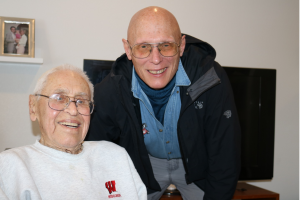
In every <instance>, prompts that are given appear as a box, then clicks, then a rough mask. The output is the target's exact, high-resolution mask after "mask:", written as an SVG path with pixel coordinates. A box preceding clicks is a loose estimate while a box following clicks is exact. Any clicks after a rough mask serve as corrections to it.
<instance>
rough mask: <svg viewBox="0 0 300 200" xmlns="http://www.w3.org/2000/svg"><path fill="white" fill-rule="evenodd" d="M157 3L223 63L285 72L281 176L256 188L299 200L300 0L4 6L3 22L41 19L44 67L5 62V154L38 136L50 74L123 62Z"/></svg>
mask: <svg viewBox="0 0 300 200" xmlns="http://www.w3.org/2000/svg"><path fill="white" fill-rule="evenodd" d="M150 5H158V6H161V7H164V8H166V9H168V10H170V11H171V12H172V13H173V14H174V15H175V16H176V17H177V19H178V21H179V24H180V25H181V29H182V32H184V33H188V34H190V35H193V36H195V37H197V38H200V39H202V40H204V41H207V42H209V43H210V44H211V45H212V46H214V47H215V49H216V50H217V58H216V60H217V61H218V62H219V63H220V64H221V65H224V66H236V67H255V68H272V69H277V93H276V127H275V129H276V132H275V160H274V164H275V167H274V178H273V179H272V180H269V181H261V182H252V184H255V185H258V186H261V187H264V188H266V189H269V190H273V191H276V192H279V193H280V195H281V199H283V200H294V199H298V189H299V183H298V178H299V173H298V166H299V165H298V157H299V156H298V153H299V149H298V142H299V139H298V132H299V129H298V122H299V117H298V111H299V106H298V100H299V98H298V96H299V84H298V79H299V62H298V56H299V49H298V46H299V39H298V35H299V18H298V12H299V3H298V1H297V0H263V1H258V0H244V1H240V0H226V1H216V0H212V1H204V0H198V1H192V0H186V1H179V0H163V1H162V0H152V1H137V0H136V1H122V0H111V1H108V0H106V1H103V0H86V1H81V0H72V1H71V0H63V1H62V0H51V1H40V0H26V1H21V0H14V1H9V0H1V5H0V15H1V16H7V17H22V18H33V19H35V20H36V31H35V33H36V39H35V44H36V45H35V48H36V57H37V58H43V59H44V64H43V65H42V66H37V65H30V64H25V65H16V64H4V63H0V99H1V101H0V102H1V103H0V109H1V112H0V119H1V120H0V151H2V150H4V149H5V148H7V147H17V146H20V145H27V144H32V143H33V142H34V141H35V140H36V139H37V138H38V136H36V135H37V134H38V125H37V124H36V123H31V122H30V120H29V115H28V108H27V104H28V94H29V93H30V92H32V90H33V87H34V84H35V82H36V80H37V79H38V77H39V76H40V75H41V74H42V73H43V72H45V71H46V70H48V69H50V68H52V67H55V66H57V65H60V64H63V63H69V64H73V65H75V66H78V67H80V68H82V67H83V59H105V60H113V59H116V58H117V57H118V56H119V55H121V54H122V53H123V52H124V51H123V47H122V42H121V39H122V38H126V31H127V26H128V23H129V20H130V18H131V16H132V15H133V14H134V13H135V12H136V11H138V10H139V9H141V8H143V7H146V6H150Z"/></svg>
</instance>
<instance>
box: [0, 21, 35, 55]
mask: <svg viewBox="0 0 300 200" xmlns="http://www.w3.org/2000/svg"><path fill="white" fill-rule="evenodd" d="M0 34H1V37H0V56H17V57H32V58H33V57H34V19H25V18H14V17H0Z"/></svg>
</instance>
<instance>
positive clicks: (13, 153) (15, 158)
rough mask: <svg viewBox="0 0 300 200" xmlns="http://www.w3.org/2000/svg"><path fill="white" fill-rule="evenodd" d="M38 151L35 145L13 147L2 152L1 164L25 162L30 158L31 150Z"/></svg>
mask: <svg viewBox="0 0 300 200" xmlns="http://www.w3.org/2000/svg"><path fill="white" fill-rule="evenodd" d="M33 151H36V149H35V148H34V146H33V145H28V146H22V147H17V148H12V149H9V150H6V151H3V152H1V153H0V166H1V165H2V163H5V165H7V164H8V163H15V164H17V163H18V162H23V161H24V160H26V159H28V158H29V155H30V154H31V152H33Z"/></svg>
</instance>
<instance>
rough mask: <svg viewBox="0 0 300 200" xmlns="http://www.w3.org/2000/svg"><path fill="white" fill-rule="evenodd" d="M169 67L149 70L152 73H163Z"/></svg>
mask: <svg viewBox="0 0 300 200" xmlns="http://www.w3.org/2000/svg"><path fill="white" fill-rule="evenodd" d="M166 69H167V68H164V69H161V70H159V71H151V70H148V72H150V73H151V74H161V73H163V72H164V71H166Z"/></svg>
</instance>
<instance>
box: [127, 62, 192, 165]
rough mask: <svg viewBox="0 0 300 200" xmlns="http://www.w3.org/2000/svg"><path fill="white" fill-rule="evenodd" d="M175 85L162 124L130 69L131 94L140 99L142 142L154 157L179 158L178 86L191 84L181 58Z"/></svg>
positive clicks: (179, 106)
mask: <svg viewBox="0 0 300 200" xmlns="http://www.w3.org/2000/svg"><path fill="white" fill-rule="evenodd" d="M175 76H176V82H175V86H174V88H173V90H172V92H171V95H170V99H169V101H168V104H167V107H166V110H165V115H164V126H163V125H162V124H161V123H160V122H159V120H157V119H156V117H155V114H154V111H153V109H152V106H151V103H150V101H149V99H148V97H147V95H146V94H145V93H144V91H143V90H142V89H141V87H140V85H139V83H138V80H137V78H136V77H135V74H134V67H133V70H132V81H131V91H132V92H133V96H134V97H136V98H138V99H139V100H140V110H141V117H142V123H143V127H141V130H143V132H144V142H145V145H146V148H147V150H148V153H149V154H150V155H151V156H153V157H156V158H164V159H168V160H170V159H173V158H181V153H180V149H179V142H178V137H177V122H178V118H179V114H180V109H181V100H180V88H179V86H188V85H190V84H191V81H190V79H189V78H188V76H187V74H186V72H185V71H184V69H183V66H182V63H181V60H180V61H179V66H178V70H177V72H176V75H175Z"/></svg>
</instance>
